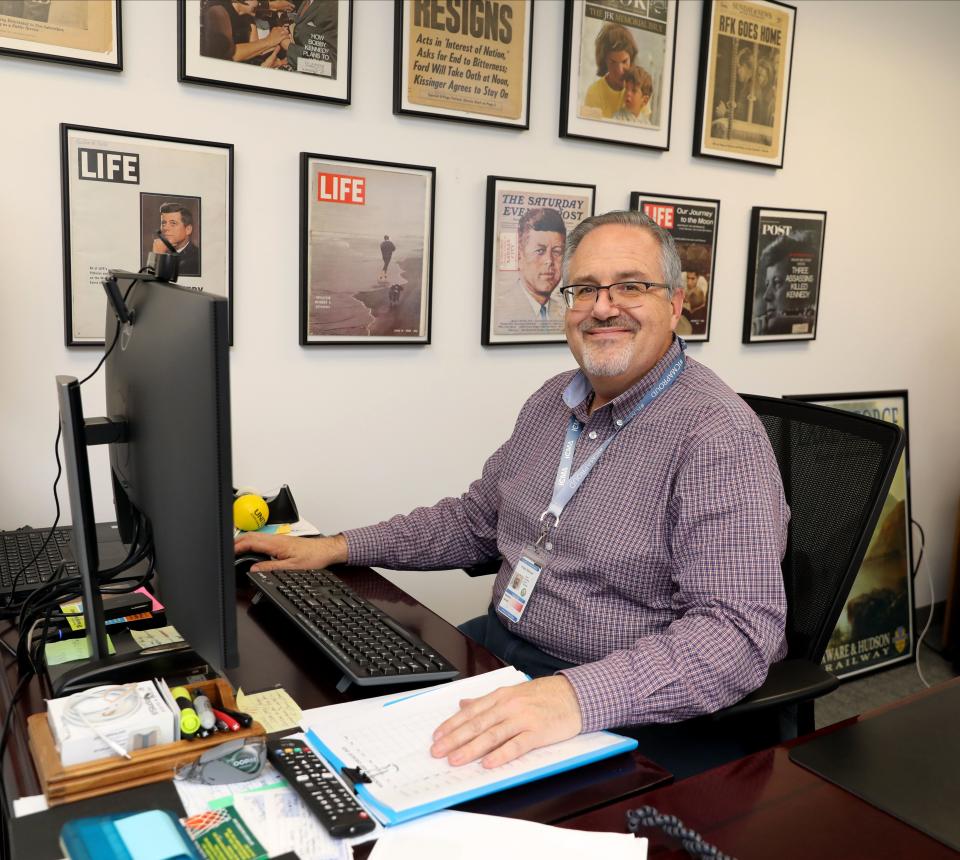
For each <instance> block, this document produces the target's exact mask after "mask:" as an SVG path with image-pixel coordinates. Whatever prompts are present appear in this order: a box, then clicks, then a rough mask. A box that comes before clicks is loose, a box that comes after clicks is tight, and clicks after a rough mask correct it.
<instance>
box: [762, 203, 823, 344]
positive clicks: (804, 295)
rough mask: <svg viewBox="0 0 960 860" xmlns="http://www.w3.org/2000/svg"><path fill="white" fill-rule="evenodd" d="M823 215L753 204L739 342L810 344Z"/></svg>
mask: <svg viewBox="0 0 960 860" xmlns="http://www.w3.org/2000/svg"><path fill="white" fill-rule="evenodd" d="M826 227H827V213H826V212H823V211H820V210H816V209H774V208H771V207H768V206H754V207H753V214H752V216H751V219H750V250H749V257H748V261H747V291H746V300H745V304H744V309H743V342H744V343H764V342H769V341H784V340H815V339H816V337H817V320H818V318H819V314H820V279H821V278H820V276H821V272H822V270H823V240H824V234H825V232H826Z"/></svg>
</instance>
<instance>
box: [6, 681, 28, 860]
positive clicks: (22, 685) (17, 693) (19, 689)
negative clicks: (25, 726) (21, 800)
mask: <svg viewBox="0 0 960 860" xmlns="http://www.w3.org/2000/svg"><path fill="white" fill-rule="evenodd" d="M31 677H32V674H31V673H27V674H25V675H22V676H21V678H20V683H19V684H17V687H16V689H15V690H14V691H13V697H12V698H11V699H10V707H9V710H8V711H7V715H6V718H5V719H4V721H3V729H0V848H2V849H3V856H4V857H6V856H7V848H8V842H9V832H8V828H7V821H8V818H13V810H12V809H10V808H9V807H8V805H7V791H6V788H5V786H4V784H3V754H4V752H5V751H6V747H7V737H8V736H9V732H10V721H11V719H12V717H13V712H14V711H15V710H16V707H15V706H16V704H17V699H19V698H20V696H21V695H23V691H24V690H25V689H26V688H27V683H28V682H29V681H30V678H31Z"/></svg>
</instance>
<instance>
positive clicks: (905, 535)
mask: <svg viewBox="0 0 960 860" xmlns="http://www.w3.org/2000/svg"><path fill="white" fill-rule="evenodd" d="M784 396H785V397H788V398H789V399H791V400H802V401H805V402H808V403H818V404H821V405H823V406H829V407H832V408H834V409H842V410H843V411H846V412H861V413H863V414H866V415H869V416H871V417H873V418H879V419H880V420H884V421H890V422H891V423H893V424H896V425H898V426H899V427H900V428H902V429H903V431H904V433H906V434H907V439H906V444H905V446H904V449H903V454H902V455H901V460H900V464H899V465H898V467H897V472H896V474H895V475H894V479H893V483H892V484H891V486H890V490H889V493H888V498H887V502H886V503H885V504H884V508H883V513H882V514H881V518H880V520H879V522H878V523H877V525H876V527H875V529H874V532H873V536H872V538H871V541H870V546H869V548H868V549H867V554H866V556H865V557H864V560H863V562H862V563H861V565H860V570H859V572H858V573H857V577H856V579H855V581H854V584H853V587H852V588H851V591H850V595H849V596H848V597H847V600H846V603H845V604H844V610H843V611H842V612H841V616H840V620H839V621H838V622H837V626H836V628H835V630H834V631H833V634H832V635H831V638H830V644H829V645H828V646H827V651H826V653H825V654H824V657H823V665H824V666H825V667H826V668H827V670H828V671H830V672H832V673H833V674H834V675H836V676H837V677H838V678H841V679H846V678H850V677H854V676H858V675H862V674H865V673H867V672H872V671H876V670H879V669H887V668H890V667H892V666H896V665H899V664H900V663H904V662H907V661H909V660H911V659H912V658H913V656H914V650H913V642H914V636H913V613H914V593H913V573H914V562H913V540H912V537H913V535H912V526H911V522H912V517H911V512H912V510H913V508H912V504H911V499H910V435H909V433H910V414H909V398H908V394H907V391H906V389H895V390H888V391H858V392H846V393H830V394H788V395H784ZM850 407H853V408H850ZM901 506H902V515H901V513H900V508H901ZM901 518H902V520H903V522H902V524H901V523H900V522H899V521H900V519H901ZM871 586H872V590H870V591H868V590H867V589H868V588H871ZM868 598H869V599H868ZM904 604H905V605H904ZM897 622H899V623H897ZM848 626H849V629H850V633H849V634H847V633H846V630H847V627H848ZM857 634H859V635H857ZM845 646H846V647H845Z"/></svg>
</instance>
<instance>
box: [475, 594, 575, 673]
mask: <svg viewBox="0 0 960 860" xmlns="http://www.w3.org/2000/svg"><path fill="white" fill-rule="evenodd" d="M457 629H458V630H459V631H460V632H461V633H462V634H463V635H464V636H469V637H470V638H471V639H472V640H473V641H474V642H479V643H480V644H481V645H483V647H484V648H486V649H487V650H488V651H492V652H493V653H494V654H496V655H497V656H498V657H499V658H500V659H501V660H503V662H504V663H509V664H510V665H511V666H516V667H517V668H518V669H519V670H520V671H521V672H526V673H527V674H528V675H529V676H530V677H531V678H542V677H543V676H544V675H552V674H553V673H554V672H556V671H557V670H558V669H569V668H570V667H571V666H574V665H576V664H575V663H568V662H567V661H566V660H561V659H560V658H559V657H554V656H552V655H550V654H547V653H546V651H541V650H540V649H539V648H537V646H536V645H531V644H530V643H529V642H527V641H526V640H525V639H521V638H520V637H519V636H514V635H513V634H512V633H511V632H510V631H509V630H507V628H506V627H504V626H503V624H501V623H500V618H499V617H498V615H497V610H496V609H494V607H493V605H492V604H491V606H490V608H489V609H488V610H487V614H486V615H480V616H478V617H477V618H471V619H470V620H469V621H466V622H464V623H463V624H461V625H460V626H459V627H458V628H457Z"/></svg>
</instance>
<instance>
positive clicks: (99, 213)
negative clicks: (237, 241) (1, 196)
mask: <svg viewBox="0 0 960 860" xmlns="http://www.w3.org/2000/svg"><path fill="white" fill-rule="evenodd" d="M81 142H82V143H85V144H88V145H87V146H81V145H80V144H81ZM150 143H161V144H163V145H164V146H163V147H152V149H154V150H155V152H153V153H151V152H150V150H151V147H150ZM92 144H100V145H101V146H102V147H103V148H99V147H97V146H95V145H92ZM171 144H174V145H175V146H170V145H171ZM191 148H192V149H195V150H196V151H197V153H198V154H205V155H209V156H216V159H219V158H222V159H224V161H223V163H222V164H218V163H217V162H216V160H214V159H211V160H210V162H209V164H205V165H196V166H195V167H194V170H193V173H194V174H195V175H194V176H193V177H192V178H189V179H187V178H185V177H186V176H187V175H188V173H189V171H188V170H187V169H186V167H189V161H187V160H186V159H185V158H184V157H181V156H186V157H188V156H189V149H191ZM81 150H83V152H81ZM98 152H102V153H105V155H104V159H103V161H102V162H101V161H99V160H98V157H97V153H98ZM177 153H179V155H178V154H177ZM233 154H234V148H233V144H232V143H221V142H216V141H207V140H194V139H190V138H182V137H171V136H168V135H159V134H147V133H145V132H136V131H122V130H119V129H109V128H98V127H94V126H83V125H75V124H72V123H61V124H60V189H61V218H62V231H63V299H64V343H65V345H66V346H68V347H88V346H91V347H97V348H102V347H103V346H104V340H103V330H104V329H103V320H104V318H105V317H104V314H105V308H106V294H105V293H104V292H103V289H102V287H101V286H100V283H99V281H100V280H101V279H102V278H101V276H103V277H105V276H106V272H107V270H108V269H123V270H126V271H136V270H137V269H139V268H140V262H141V258H142V250H143V249H142V240H141V234H142V199H143V196H144V194H143V192H144V191H145V189H144V188H143V187H142V185H143V183H141V182H140V170H141V162H140V159H146V158H147V156H148V155H152V156H153V160H159V161H160V162H161V163H160V164H159V165H157V166H154V167H153V168H152V169H151V171H150V175H151V177H152V178H151V179H150V180H149V181H150V182H158V183H159V184H158V185H157V186H151V188H150V189H148V193H149V194H156V195H161V196H162V195H167V194H168V193H169V196H170V197H171V198H172V199H173V200H174V202H179V201H182V200H186V199H190V198H201V199H202V198H204V197H205V196H206V197H207V202H205V203H204V207H203V217H204V218H205V219H206V220H205V222H204V224H203V236H204V239H203V241H204V250H203V254H204V256H203V259H204V267H205V268H204V274H203V278H202V279H201V278H200V277H199V275H198V276H197V279H196V280H194V279H193V277H192V276H184V275H182V276H180V277H179V278H178V283H179V284H180V285H181V286H186V287H191V288H193V289H209V290H210V291H211V292H214V293H215V294H217V295H223V296H225V298H226V299H227V314H228V317H227V318H228V326H229V329H228V330H229V344H230V345H231V346H232V345H233V301H234V293H233V235H234V231H233ZM108 155H113V156H118V157H120V158H121V159H123V157H128V158H132V157H136V158H137V165H138V166H137V177H136V179H137V181H135V182H134V181H126V182H122V183H120V184H121V187H123V188H126V191H124V192H121V193H120V194H117V193H116V189H114V188H113V185H114V184H117V183H118V182H119V180H115V179H113V180H112V179H104V178H97V177H96V176H95V175H92V174H91V171H93V173H96V172H97V171H98V170H101V169H103V170H106V169H107V168H106V167H104V165H105V163H106V162H107V161H108V158H107V156H108ZM74 156H77V158H76V160H75V159H74ZM85 161H86V165H85V164H84V162H85ZM143 166H146V165H145V164H144V165H143ZM213 167H218V168H220V167H222V169H223V174H222V183H221V179H220V177H219V176H214V174H213V170H212V168H213ZM85 171H86V173H87V174H88V175H86V176H82V175H81V174H83V173H84V172H85ZM197 177H202V178H200V179H198V178H197ZM86 180H91V181H90V184H89V186H88V185H87V183H86ZM81 182H82V183H83V184H81ZM127 186H129V188H127ZM198 186H199V187H198ZM104 188H108V189H110V193H109V195H107V194H103V193H102V189H104ZM97 189H101V191H100V192H98V191H97ZM198 192H201V193H198ZM221 193H222V200H221V198H220V195H221ZM98 195H99V199H98ZM75 206H81V207H82V210H83V212H84V213H85V218H83V219H79V222H78V223H82V225H83V227H82V228H80V230H79V231H80V232H81V233H83V231H85V230H86V231H88V232H95V234H96V235H93V236H90V235H75V234H76V233H77V232H78V228H77V226H76V225H75V223H74V218H73V210H74V207H75ZM211 211H213V212H223V217H222V218H216V217H214V216H211V214H210V213H211ZM181 217H182V216H181ZM198 217H199V215H198ZM198 232H199V231H198ZM128 234H129V235H128ZM197 261H198V262H197V264H198V265H199V253H198V254H197ZM216 261H220V262H221V263H222V269H221V267H220V266H218V265H215V263H216ZM221 273H222V274H221ZM211 281H212V282H213V284H212V285H211Z"/></svg>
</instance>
